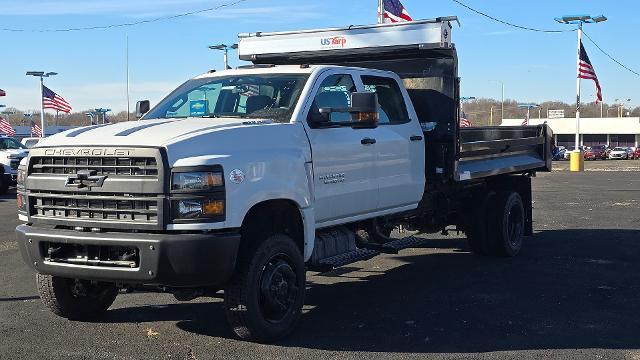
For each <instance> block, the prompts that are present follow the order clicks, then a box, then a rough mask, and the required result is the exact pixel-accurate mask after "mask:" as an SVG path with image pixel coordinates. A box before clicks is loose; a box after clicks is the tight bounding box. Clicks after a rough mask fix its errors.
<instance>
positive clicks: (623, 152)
mask: <svg viewBox="0 0 640 360" xmlns="http://www.w3.org/2000/svg"><path fill="white" fill-rule="evenodd" d="M628 158H629V152H628V150H627V148H624V147H617V148H615V149H613V150H611V153H610V154H609V159H616V160H627V159H628Z"/></svg>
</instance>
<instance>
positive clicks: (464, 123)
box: [460, 112, 473, 128]
mask: <svg viewBox="0 0 640 360" xmlns="http://www.w3.org/2000/svg"><path fill="white" fill-rule="evenodd" d="M471 126H473V125H472V124H471V121H469V119H467V114H465V113H464V112H461V113H460V127H461V128H467V127H471Z"/></svg>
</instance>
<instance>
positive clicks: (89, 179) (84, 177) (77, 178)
mask: <svg viewBox="0 0 640 360" xmlns="http://www.w3.org/2000/svg"><path fill="white" fill-rule="evenodd" d="M96 174H97V172H96V171H95V170H80V171H78V172H77V173H76V174H75V175H70V176H69V177H68V178H67V182H66V183H65V184H64V186H65V187H74V188H78V189H86V190H91V188H92V187H102V185H103V184H104V180H105V179H106V178H107V176H106V175H103V176H97V175H96Z"/></svg>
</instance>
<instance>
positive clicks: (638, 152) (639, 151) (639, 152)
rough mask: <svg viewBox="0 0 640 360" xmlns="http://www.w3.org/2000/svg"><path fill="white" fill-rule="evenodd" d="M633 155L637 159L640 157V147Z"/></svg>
mask: <svg viewBox="0 0 640 360" xmlns="http://www.w3.org/2000/svg"><path fill="white" fill-rule="evenodd" d="M633 157H634V158H636V159H640V147H637V148H636V151H634V152H633Z"/></svg>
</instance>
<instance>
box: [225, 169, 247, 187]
mask: <svg viewBox="0 0 640 360" xmlns="http://www.w3.org/2000/svg"><path fill="white" fill-rule="evenodd" d="M229 180H230V181H231V182H232V183H234V184H240V183H241V182H243V181H244V173H243V172H242V170H240V169H234V170H231V172H230V173H229Z"/></svg>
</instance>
